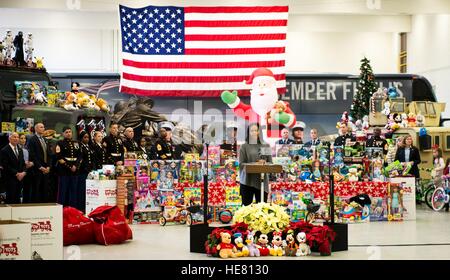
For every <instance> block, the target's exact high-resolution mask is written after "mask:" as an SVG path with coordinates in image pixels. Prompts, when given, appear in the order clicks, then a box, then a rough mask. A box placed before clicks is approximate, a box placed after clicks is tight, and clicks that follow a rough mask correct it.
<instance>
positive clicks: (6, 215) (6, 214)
mask: <svg viewBox="0 0 450 280" xmlns="http://www.w3.org/2000/svg"><path fill="white" fill-rule="evenodd" d="M3 220H11V206H9V205H4V204H1V205H0V221H3Z"/></svg>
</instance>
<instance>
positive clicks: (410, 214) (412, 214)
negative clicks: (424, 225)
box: [388, 177, 416, 221]
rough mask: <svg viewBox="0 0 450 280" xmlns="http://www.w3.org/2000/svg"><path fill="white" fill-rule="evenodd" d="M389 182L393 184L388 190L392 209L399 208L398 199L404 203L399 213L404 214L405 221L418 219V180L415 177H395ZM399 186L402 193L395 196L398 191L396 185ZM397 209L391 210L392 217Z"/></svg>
mask: <svg viewBox="0 0 450 280" xmlns="http://www.w3.org/2000/svg"><path fill="white" fill-rule="evenodd" d="M389 182H391V186H390V188H389V189H388V190H389V191H390V192H389V193H388V198H390V199H391V200H392V202H391V201H390V205H391V208H392V207H394V208H395V207H397V205H396V204H397V203H396V199H397V198H398V200H399V202H402V204H403V205H400V206H401V208H400V209H399V212H401V214H402V219H403V220H408V221H410V220H415V219H416V178H415V177H395V178H389ZM396 184H397V185H398V187H399V189H398V191H399V192H400V194H399V195H395V193H396V192H397V190H395V188H394V187H395V185H396ZM395 210H396V209H391V215H392V214H394V211H395Z"/></svg>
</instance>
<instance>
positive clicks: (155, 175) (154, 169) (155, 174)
mask: <svg viewBox="0 0 450 280" xmlns="http://www.w3.org/2000/svg"><path fill="white" fill-rule="evenodd" d="M158 180H159V162H158V161H152V163H151V169H150V181H151V182H156V181H158Z"/></svg>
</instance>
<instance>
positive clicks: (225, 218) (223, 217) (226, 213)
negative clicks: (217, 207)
mask: <svg viewBox="0 0 450 280" xmlns="http://www.w3.org/2000/svg"><path fill="white" fill-rule="evenodd" d="M232 219H233V214H232V213H231V211H230V210H223V211H221V212H220V213H219V221H220V222H221V223H223V224H228V223H229V222H231V220H232Z"/></svg>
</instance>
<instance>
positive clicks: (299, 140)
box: [292, 121, 306, 145]
mask: <svg viewBox="0 0 450 280" xmlns="http://www.w3.org/2000/svg"><path fill="white" fill-rule="evenodd" d="M305 126H306V125H305V123H304V122H301V121H298V122H296V123H295V125H294V126H293V127H292V137H293V143H292V144H297V145H299V144H303V133H304V131H305Z"/></svg>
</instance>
